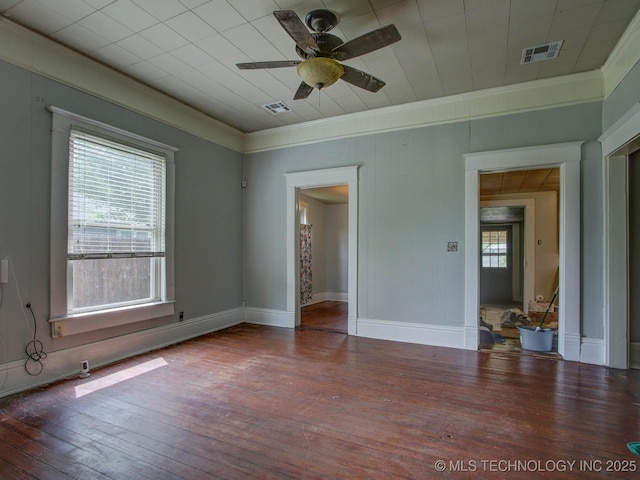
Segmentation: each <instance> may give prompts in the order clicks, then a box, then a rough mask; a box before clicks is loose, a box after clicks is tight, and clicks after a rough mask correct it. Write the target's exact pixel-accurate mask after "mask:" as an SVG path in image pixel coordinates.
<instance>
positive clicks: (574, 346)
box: [562, 333, 602, 365]
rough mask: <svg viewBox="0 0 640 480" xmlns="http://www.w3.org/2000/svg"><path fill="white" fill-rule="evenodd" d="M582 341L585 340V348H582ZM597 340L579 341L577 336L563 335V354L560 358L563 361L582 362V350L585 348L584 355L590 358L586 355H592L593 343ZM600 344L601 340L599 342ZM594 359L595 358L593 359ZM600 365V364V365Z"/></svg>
mask: <svg viewBox="0 0 640 480" xmlns="http://www.w3.org/2000/svg"><path fill="white" fill-rule="evenodd" d="M584 340H587V342H586V346H584ZM596 341H597V340H594V339H581V338H580V335H579V334H570V333H565V334H564V352H562V358H564V359H565V360H570V361H572V362H582V361H583V360H582V349H583V348H585V349H586V350H587V352H586V353H585V354H586V355H587V357H585V358H591V357H589V356H588V355H593V352H592V351H591V350H593V347H595V344H594V342H596ZM600 342H602V340H600ZM594 358H595V357H594ZM600 365H601V364H600Z"/></svg>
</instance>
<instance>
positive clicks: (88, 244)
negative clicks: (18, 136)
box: [68, 130, 166, 260]
mask: <svg viewBox="0 0 640 480" xmlns="http://www.w3.org/2000/svg"><path fill="white" fill-rule="evenodd" d="M165 178H166V160H165V158H164V157H163V156H161V155H156V154H153V153H150V152H147V151H144V150H140V149H137V148H134V147H131V146H129V145H123V144H120V143H117V142H114V141H111V140H108V139H104V138H100V137H97V136H94V135H91V134H88V133H85V132H80V131H76V130H72V131H71V132H70V136H69V217H68V218H69V226H68V258H69V260H84V259H96V258H117V257H121V258H131V257H163V256H164V254H165V189H166V187H165V185H166V180H165Z"/></svg>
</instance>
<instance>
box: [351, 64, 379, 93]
mask: <svg viewBox="0 0 640 480" xmlns="http://www.w3.org/2000/svg"><path fill="white" fill-rule="evenodd" d="M342 68H344V73H343V74H342V77H340V78H342V80H344V81H345V82H348V83H350V84H351V85H355V86H356V87H360V88H364V89H365V90H369V91H370V92H374V93H375V92H377V91H378V90H380V89H381V88H382V87H384V86H385V85H386V83H384V82H383V81H382V80H380V79H379V78H376V77H374V76H373V75H370V74H368V73H366V72H363V71H362V70H358V69H357V68H353V67H350V66H349V65H342Z"/></svg>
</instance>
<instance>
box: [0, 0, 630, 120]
mask: <svg viewBox="0 0 640 480" xmlns="http://www.w3.org/2000/svg"><path fill="white" fill-rule="evenodd" d="M318 8H327V9H330V10H332V11H333V12H335V13H336V14H337V15H338V18H339V24H338V25H337V27H335V28H334V29H333V30H332V32H331V33H332V34H335V35H337V36H339V37H340V38H342V39H343V40H345V41H348V40H349V39H353V38H355V37H358V36H360V35H362V34H364V33H367V32H369V31H371V30H373V29H376V28H378V27H380V26H383V25H387V24H390V23H393V24H395V25H396V27H397V28H398V30H399V31H400V34H401V35H402V40H400V41H399V42H397V43H395V44H393V45H391V46H388V47H386V48H383V49H381V50H378V51H375V52H372V53H369V54H367V55H364V56H362V57H359V58H355V59H352V60H348V61H345V62H344V63H345V64H348V65H351V66H353V67H355V68H358V69H361V70H364V71H366V72H369V73H371V74H372V75H374V76H376V77H378V78H380V79H382V80H384V81H385V82H386V83H387V84H386V86H385V87H384V88H382V90H380V91H379V92H377V93H370V92H367V91H365V90H362V89H359V88H357V87H354V86H352V85H349V84H347V83H346V82H343V81H339V82H338V83H336V84H335V85H332V86H330V87H327V88H326V89H325V90H323V91H322V92H320V93H319V92H318V91H317V90H315V91H314V92H313V93H312V94H311V95H310V96H309V97H308V98H307V99H305V100H296V101H294V100H293V95H294V93H295V91H296V89H297V88H298V85H299V84H300V79H299V78H298V76H297V74H296V70H295V68H294V67H290V68H278V69H271V70H242V71H241V70H238V69H237V68H236V66H235V64H236V63H239V62H252V61H267V60H287V59H289V60H298V59H299V57H298V56H297V55H296V53H295V49H294V43H293V40H292V39H291V38H290V37H289V36H288V34H287V33H286V32H285V31H284V30H283V29H282V27H281V26H280V24H279V23H278V22H277V21H276V19H275V18H274V17H273V15H272V11H274V10H286V9H292V10H295V11H296V12H297V14H298V15H299V16H300V17H301V18H302V19H304V17H305V15H306V14H307V13H308V12H309V11H311V10H313V9H318ZM639 9H640V0H324V1H315V0H306V1H305V0H300V1H299V0H179V1H178V0H0V13H1V14H2V15H4V16H6V18H8V19H10V20H11V21H14V22H16V23H18V24H21V25H23V26H26V27H28V28H31V29H32V30H35V31H37V32H39V33H42V34H43V35H46V36H47V37H49V38H52V39H54V40H56V41H58V42H61V43H63V44H65V45H68V46H70V47H71V48H74V49H75V50H77V51H79V52H82V53H84V54H86V55H88V56H90V57H92V58H95V59H97V60H99V61H101V62H103V63H105V64H107V65H110V66H112V67H113V68H115V69H117V70H120V71H122V72H124V73H126V74H128V75H129V76H131V77H134V78H136V79H138V80H140V81H142V82H144V83H146V84H148V85H150V86H152V87H154V88H156V89H157V90H160V91H163V92H165V93H167V94H169V95H171V96H173V97H175V98H177V99H179V100H181V101H183V102H185V103H186V104H188V105H191V106H193V107H195V108H196V109H198V110H200V111H202V112H204V113H206V114H207V115H209V116H211V117H213V118H216V119H218V120H221V121H223V122H225V123H227V124H228V125H231V126H233V127H236V128H238V129H240V130H242V131H244V132H254V131H259V130H264V129H268V128H272V127H279V126H283V125H289V124H296V123H301V122H306V121H312V120H317V119H322V118H326V117H332V116H337V115H342V114H346V113H352V112H359V111H364V110H370V109H375V108H380V107H386V106H390V105H400V104H405V103H409V102H415V101H420V100H427V99H432V98H437V97H442V96H449V95H455V94H460V93H465V92H470V91H477V90H482V89H486V88H491V87H499V86H503V85H510V84H515V83H520V82H526V81H530V80H536V79H542V78H549V77H554V76H560V75H566V74H570V73H578V72H585V71H589V70H595V69H598V68H600V67H601V66H602V65H603V63H604V62H605V60H606V59H607V57H608V56H609V54H610V53H611V51H612V49H613V48H614V46H615V45H616V43H617V42H618V40H619V39H620V37H621V36H622V34H623V33H624V31H625V29H626V27H627V26H628V24H629V22H630V21H631V19H632V18H633V17H634V15H635V14H636V13H637V12H638V10H639ZM556 40H563V41H564V44H563V46H562V50H561V52H560V55H559V57H558V58H557V59H554V60H550V61H545V62H538V63H532V64H528V65H524V66H523V65H520V57H521V52H522V49H523V48H526V47H530V46H535V45H541V44H544V43H547V42H551V41H556ZM280 100H282V101H284V102H286V103H287V104H288V105H289V106H290V107H291V109H292V110H293V111H292V112H288V113H283V114H279V115H273V114H271V113H269V112H267V111H266V110H264V109H263V108H262V107H261V105H264V104H268V103H273V102H275V101H280Z"/></svg>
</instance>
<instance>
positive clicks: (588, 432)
mask: <svg viewBox="0 0 640 480" xmlns="http://www.w3.org/2000/svg"><path fill="white" fill-rule="evenodd" d="M89 360H90V359H89ZM639 377H640V372H638V371H617V370H610V369H607V368H604V367H597V366H592V365H582V364H578V363H572V362H566V361H552V360H545V359H539V358H532V357H520V356H513V355H501V354H499V353H495V352H494V353H491V354H489V353H483V352H473V351H463V350H456V349H447V348H439V347H428V346H421V345H414V344H407V343H399V342H388V341H381V340H373V339H366V338H358V337H351V336H347V335H336V334H335V333H332V332H322V331H317V330H299V329H296V330H289V329H282V328H275V327H265V326H257V325H248V324H243V325H238V326H236V327H233V328H229V329H226V330H223V331H220V332H217V333H213V334H210V335H207V336H204V337H200V338H197V339H194V340H191V341H188V342H185V343H182V344H179V345H176V346H173V347H170V348H165V349H162V350H159V351H155V352H152V353H149V354H146V355H141V356H138V357H136V358H132V359H129V360H126V361H123V362H120V363H118V364H115V365H111V366H109V367H105V368H102V369H99V370H95V371H93V372H92V374H91V376H90V377H89V378H86V379H78V378H74V379H70V380H68V381H64V382H60V383H57V384H55V385H51V386H49V387H46V388H41V389H37V390H34V391H31V392H28V393H24V394H19V395H14V396H10V397H6V398H3V399H0V478H2V479H33V478H37V479H123V480H132V479H154V480H156V479H197V480H200V479H253V478H256V479H403V478H404V479H426V478H490V479H498V478H523V479H528V478H532V477H535V476H537V475H538V474H539V473H540V469H541V468H545V469H546V472H545V473H544V476H545V478H583V479H590V478H638V476H639V474H638V472H633V473H621V472H614V473H611V472H605V471H604V469H605V468H607V467H608V466H611V467H612V468H618V469H619V468H622V467H623V465H627V466H629V467H628V468H633V467H631V465H634V466H635V468H636V470H637V469H638V460H640V457H634V456H633V455H632V454H631V453H630V452H629V451H628V449H627V447H626V443H627V442H629V441H636V440H640V397H639V393H640V392H639V389H640V381H639ZM438 460H443V461H444V462H445V463H444V465H445V472H444V473H441V472H439V471H438V470H437V469H436V465H437V464H436V462H437V461H438ZM535 461H537V462H538V463H533V462H535ZM571 461H576V462H577V463H575V464H574V465H573V467H572V468H573V470H572V471H571V472H569V471H566V472H558V471H549V470H550V469H551V468H552V467H553V468H559V467H558V466H560V465H561V464H560V463H559V462H571ZM483 462H484V463H483ZM491 462H493V463H491ZM498 462H502V463H498ZM505 462H512V463H505ZM515 462H520V467H517V465H518V464H516V463H515ZM580 462H583V463H580ZM584 462H590V463H584ZM597 462H601V463H597ZM607 462H610V463H607ZM615 462H617V463H615ZM624 462H626V463H624ZM632 462H633V463H632ZM509 465H511V466H509ZM564 465H565V467H566V466H567V464H566V463H565V464H564ZM585 465H588V466H591V467H592V470H593V466H595V467H598V466H599V468H600V471H597V468H596V471H585V470H584V468H585ZM579 468H580V469H581V470H578V469H579ZM452 470H455V471H452Z"/></svg>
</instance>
